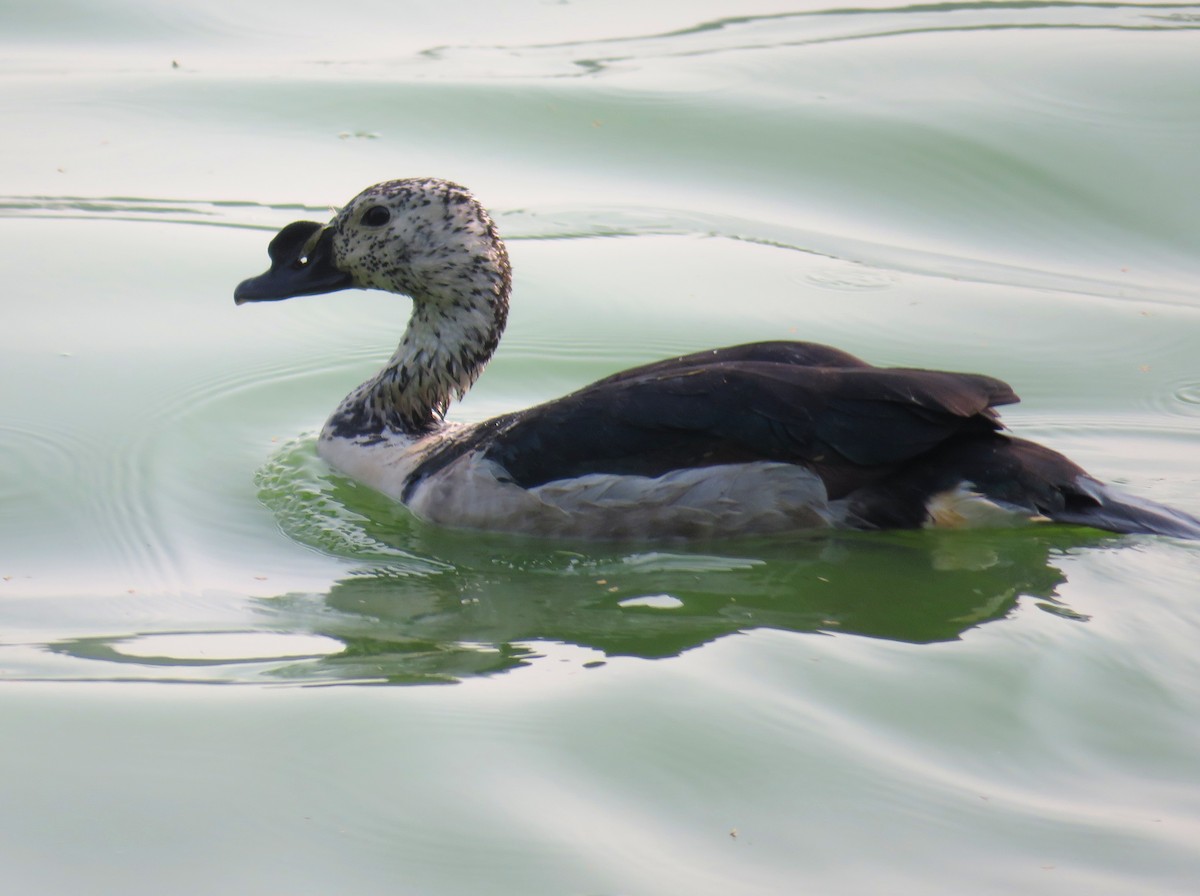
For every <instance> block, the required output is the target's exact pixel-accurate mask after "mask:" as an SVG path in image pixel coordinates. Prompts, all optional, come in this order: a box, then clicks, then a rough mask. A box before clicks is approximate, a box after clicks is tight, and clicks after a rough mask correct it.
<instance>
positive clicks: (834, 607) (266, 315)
mask: <svg viewBox="0 0 1200 896" xmlns="http://www.w3.org/2000/svg"><path fill="white" fill-rule="evenodd" d="M0 21H2V22H3V25H4V27H3V30H2V31H0V34H3V37H2V38H0V40H3V43H4V50H5V52H4V53H3V54H2V59H0V78H2V79H3V87H4V89H3V94H2V95H3V97H4V99H3V101H2V102H3V108H4V112H5V121H6V124H7V127H6V129H5V131H6V139H5V140H4V141H2V142H0V240H2V241H3V245H4V247H5V251H4V259H5V263H4V271H5V274H6V277H5V282H6V286H7V290H6V294H5V296H6V297H5V299H4V322H5V325H4V327H3V330H2V331H0V333H2V335H0V339H2V340H3V341H2V345H3V348H4V351H3V352H2V353H0V382H3V384H4V385H3V386H2V387H0V389H2V396H3V397H2V404H0V407H2V409H3V413H2V414H0V575H2V581H0V680H2V684H0V704H2V705H3V713H4V718H5V723H4V725H3V726H0V757H3V763H4V768H5V774H4V776H3V778H4V782H3V783H2V784H0V800H2V801H3V805H4V806H5V808H6V811H5V812H3V813H0V868H3V869H4V881H5V889H6V891H7V890H11V891H12V892H44V893H61V892H90V893H117V892H121V893H150V892H163V891H171V892H175V893H211V892H217V891H221V890H225V891H229V892H244V893H260V892H261V893H276V892H285V891H288V892H297V893H309V892H311V893H330V892H338V893H365V892H379V891H389V892H403V893H422V894H424V893H437V894H441V893H480V892H495V893H514V892H524V893H547V894H550V893H555V894H557V893H581V894H582V893H589V894H600V893H611V894H617V893H621V894H659V893H697V894H703V893H713V894H716V893H721V894H724V893H744V894H757V893H763V894H776V893H794V892H817V893H837V894H841V893H846V894H855V893H863V892H887V893H913V894H923V896H924V894H936V893H961V892H964V891H966V892H973V893H997V894H1009V893H1014V892H1022V893H1047V894H1051V893H1053V894H1058V893H1082V892H1086V893H1089V894H1094V893H1095V894H1105V893H1112V894H1126V893H1131V892H1136V893H1139V894H1141V893H1148V894H1177V893H1178V894H1181V893H1190V892H1194V889H1195V881H1196V880H1197V879H1200V846H1198V845H1197V844H1200V760H1197V758H1196V755H1195V744H1196V743H1197V742H1198V741H1200V722H1197V719H1200V686H1198V685H1197V682H1198V681H1200V674H1198V673H1200V661H1197V659H1196V651H1195V643H1196V636H1197V633H1198V632H1200V600H1198V597H1200V595H1198V594H1197V592H1198V591H1200V587H1198V585H1200V550H1198V549H1197V546H1196V545H1193V544H1185V543H1181V542H1175V541H1171V540H1169V539H1152V538H1116V537H1109V536H1104V535H1100V534H1097V533H1089V532H1085V531H1082V530H1071V529H1039V530H1032V531H1011V532H988V533H981V532H975V533H893V534H883V535H854V534H846V535H839V536H836V537H820V536H815V537H806V538H797V539H784V540H778V539H773V540H760V541H746V542H737V543H730V544H718V545H703V546H692V547H686V546H680V545H595V544H581V543H545V542H538V541H536V540H523V539H512V538H504V537H500V536H486V537H479V536H474V535H463V534H461V533H454V532H443V531H437V530H434V529H431V528H429V527H426V526H423V525H421V524H418V523H416V522H414V521H412V520H411V519H409V518H408V517H407V516H406V515H405V514H404V512H403V511H401V510H399V509H398V508H396V507H395V506H393V505H391V504H389V503H388V502H387V501H386V500H383V499H381V498H378V497H376V496H373V495H371V494H369V493H366V492H364V490H363V489H361V488H358V487H356V486H354V485H353V483H350V482H348V481H346V480H344V479H341V478H339V477H337V476H335V475H333V474H331V473H330V472H329V471H328V470H327V469H325V468H324V467H323V465H322V464H321V463H320V462H319V461H318V460H317V458H316V457H315V453H314V451H313V434H314V432H315V430H316V429H317V428H318V427H319V426H320V424H321V422H322V421H323V419H324V417H325V415H326V414H327V413H328V412H329V410H330V409H331V408H332V407H333V406H334V404H335V403H336V402H337V401H338V400H339V399H340V398H341V396H342V395H343V394H345V392H346V391H348V390H349V388H350V387H352V386H353V385H355V384H357V383H358V382H359V381H360V380H362V379H363V378H365V377H366V376H367V375H369V374H370V373H371V372H372V371H373V370H374V369H375V368H376V367H377V365H378V364H379V363H380V362H381V360H382V359H383V358H384V357H386V356H387V354H388V353H389V352H390V350H391V347H392V345H393V344H394V342H395V339H396V337H397V335H398V333H399V329H400V328H401V327H402V325H403V323H404V320H405V318H406V315H407V311H408V307H407V303H406V302H405V301H404V300H400V299H396V298H394V297H389V296H376V295H370V294H365V293H364V294H342V295H336V296H326V297H319V298H312V299H303V300H297V301H294V302H289V303H285V304H283V305H273V306H259V307H244V308H235V307H234V305H233V302H232V289H233V286H234V285H235V284H236V283H237V282H238V281H239V280H241V279H242V278H244V277H246V276H249V275H250V274H254V273H257V272H258V271H259V270H260V269H262V268H263V267H265V265H266V255H265V248H266V243H267V240H268V239H269V237H270V235H271V233H272V232H273V231H274V230H275V229H276V228H277V227H279V226H281V225H282V224H285V223H287V222H288V221H291V220H294V219H296V218H312V219H317V220H321V219H323V218H325V217H326V215H327V213H328V208H329V206H331V205H336V204H338V203H341V202H344V201H345V200H347V199H349V198H350V197H351V196H353V195H354V194H355V193H357V192H358V191H359V190H360V189H361V188H362V187H364V186H366V185H368V184H370V183H373V182H375V181H378V180H383V179H387V178H391V177H400V176H413V175H424V174H433V175H438V176H442V177H448V178H452V179H455V180H458V181H461V182H463V183H465V184H468V185H469V186H471V187H472V189H473V190H474V191H475V192H476V193H477V194H478V195H479V196H480V197H481V198H482V199H483V201H484V202H485V203H486V204H487V205H488V206H489V207H490V208H492V209H493V211H494V213H495V216H496V218H497V221H498V224H499V226H500V228H501V231H502V232H503V234H504V235H505V236H506V237H507V238H508V239H509V241H510V250H511V254H512V258H513V264H514V269H515V272H516V292H515V297H514V307H513V313H512V317H511V324H510V328H509V331H508V334H507V336H506V338H505V341H504V342H503V344H502V346H501V349H500V352H499V354H498V356H497V358H496V360H495V361H494V363H493V364H492V365H491V367H490V368H489V369H488V371H487V373H486V374H485V376H484V378H483V379H482V380H481V382H480V383H479V385H478V386H477V387H476V389H475V390H474V391H472V393H471V395H470V396H469V397H468V399H467V400H466V401H465V402H463V403H462V404H461V405H458V406H457V407H456V409H455V411H454V413H455V415H456V417H457V418H458V419H461V420H478V419H482V418H484V417H487V416H489V415H491V414H495V413H499V412H501V411H505V410H511V409H514V408H518V407H523V406H526V405H528V404H531V403H534V402H537V401H540V400H543V399H546V398H550V397H553V396H554V395H557V394H561V393H563V392H565V391H568V390H570V389H572V388H574V387H577V386H579V385H581V384H583V383H586V382H588V381H590V380H592V379H595V378H597V377H599V376H602V375H604V374H607V373H610V372H612V371H614V370H618V369H621V368H623V367H625V366H628V365H630V364H633V363H637V362H640V361H647V360H653V359H655V358H660V357H663V356H666V355H670V354H674V353H680V352H684V351H690V350H694V349H698V348H703V347H708V346H713V345H721V344H730V343H734V342H738V341H743V340H749V339H770V338H780V337H795V338H804V339H813V340H819V341H825V342H830V343H833V344H836V345H839V346H841V347H843V348H845V349H848V350H850V351H852V352H854V353H856V354H859V355H862V356H864V357H866V358H868V359H870V360H872V361H874V362H876V363H882V364H903V365H910V366H931V367H940V368H947V369H967V370H978V371H980V372H986V373H990V374H993V375H996V376H1000V377H1003V378H1005V379H1007V380H1008V381H1010V382H1012V383H1013V384H1014V386H1015V387H1016V389H1017V391H1018V392H1019V393H1020V394H1021V395H1022V397H1023V399H1024V404H1022V405H1019V406H1017V407H1015V408H1012V409H1009V410H1008V411H1007V412H1006V419H1007V420H1008V421H1009V422H1010V424H1011V425H1012V427H1013V428H1014V429H1015V430H1016V431H1017V432H1019V433H1020V434H1022V435H1027V436H1029V437H1032V438H1035V439H1038V440H1039V441H1042V442H1045V443H1046V444H1049V445H1051V446H1053V447H1055V448H1057V449H1060V450H1062V451H1064V452H1066V453H1068V454H1069V455H1070V456H1071V457H1073V458H1074V459H1076V460H1077V461H1079V462H1080V463H1082V464H1083V465H1084V466H1086V467H1088V468H1089V469H1090V470H1092V471H1093V472H1094V473H1096V474H1097V475H1099V476H1101V477H1103V478H1106V479H1109V480H1113V481H1117V482H1121V483H1122V484H1124V485H1125V486H1126V487H1127V488H1128V489H1129V490H1131V491H1133V492H1136V493H1138V494H1141V495H1145V496H1148V497H1151V498H1154V499H1157V500H1161V501H1166V502H1168V503H1171V504H1174V505H1176V506H1178V507H1181V508H1183V509H1185V510H1188V511H1190V512H1192V513H1200V473H1198V472H1197V466H1196V448H1197V445H1200V372H1198V370H1197V363H1196V358H1197V348H1198V347H1200V292H1197V287H1196V284H1197V283H1198V282H1200V276H1198V275H1200V261H1198V260H1197V259H1198V258H1200V236H1198V235H1200V201H1197V191H1196V187H1195V185H1196V184H1197V183H1200V161H1198V158H1197V155H1196V153H1195V146H1196V145H1198V143H1200V123H1198V122H1200V94H1198V93H1197V91H1196V89H1195V85H1196V84H1197V83H1200V33H1198V31H1200V6H1198V5H1196V4H1181V3H1161V4H1149V3H1145V4H1073V3H1046V4H1040V5H1039V4H1026V3H1003V2H1002V3H979V4H970V3H965V4H958V5H955V4H946V5H926V6H911V7H901V6H887V5H885V4H882V3H866V4H859V5H858V6H856V7H852V8H851V7H840V8H828V9H825V8H820V7H816V6H813V7H799V8H798V7H797V6H794V5H788V4H784V3H771V2H763V3H760V4H757V5H756V6H754V7H753V8H750V7H747V6H745V5H744V4H735V3H732V2H728V0H707V2H690V3H670V2H668V3H658V4H653V5H650V4H637V5H634V4H627V3H609V4H583V3H549V2H522V3H509V4H482V3H480V4H470V5H464V4H459V5H453V4H404V5H401V6H398V5H396V4H386V3H372V2H367V0H360V2H353V3H342V4H336V5H330V4H325V3H309V2H296V0H293V2H291V3H288V4H280V3H264V4H256V5H252V6H248V5H247V4H237V5H235V4H232V3H207V4H199V3H196V4H171V5H167V4H155V3H151V2H146V0H141V2H138V0H127V2H122V3H114V4H106V5H105V7H104V8H103V9H100V8H91V7H84V6H81V5H79V4H71V3H66V2H50V3H43V4H40V5H38V6H37V8H36V9H35V8H33V7H31V6H29V5H28V4H16V3H3V4H0ZM215 685H227V686H225V687H216V686H215ZM386 685H404V686H386Z"/></svg>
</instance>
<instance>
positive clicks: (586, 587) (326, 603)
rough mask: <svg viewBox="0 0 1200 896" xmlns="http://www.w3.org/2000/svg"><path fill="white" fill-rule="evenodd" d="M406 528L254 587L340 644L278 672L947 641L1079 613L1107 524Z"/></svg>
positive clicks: (288, 615)
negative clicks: (714, 541)
mask: <svg viewBox="0 0 1200 896" xmlns="http://www.w3.org/2000/svg"><path fill="white" fill-rule="evenodd" d="M414 526H415V524H411V523H410V524H409V528H408V531H406V532H403V533H401V537H400V538H395V537H393V538H392V539H391V540H392V541H393V543H394V544H396V545H398V546H402V547H403V552H404V553H403V556H401V557H393V558H391V559H389V560H388V561H387V562H384V563H380V564H379V565H378V566H374V567H371V568H364V569H362V570H360V571H358V572H356V573H354V574H353V575H350V576H348V577H346V578H345V579H343V580H342V581H340V582H337V583H336V584H335V585H334V586H333V587H332V589H331V590H330V591H329V592H328V593H327V594H325V595H319V596H318V595H287V596H282V597H279V598H274V599H271V600H269V601H265V602H264V606H263V608H264V609H267V610H268V611H269V613H270V614H271V615H273V616H276V617H279V616H282V617H285V618H283V619H279V618H276V619H275V620H274V621H275V622H276V623H278V624H280V625H283V626H286V627H288V628H289V629H290V630H291V631H296V630H297V628H298V627H303V628H306V629H307V630H308V631H311V632H312V633H314V634H321V635H325V636H328V637H332V638H336V639H337V640H339V641H340V642H342V643H343V644H344V645H345V649H344V650H343V651H342V652H341V653H338V654H334V655H330V656H326V657H322V658H319V659H314V660H310V661H306V662H303V663H297V664H292V665H287V666H284V667H282V668H279V669H277V670H276V673H275V674H277V675H280V676H283V677H286V678H300V679H309V680H318V681H320V680H324V681H342V682H350V681H360V682H379V683H389V682H390V683H405V682H413V683H416V682H431V681H456V680H461V679H464V678H467V677H471V676H478V675H491V674H495V673H499V672H503V671H506V670H509V669H512V668H514V667H517V666H520V665H524V664H528V663H531V662H535V661H536V660H537V659H538V658H539V657H541V656H544V655H545V651H546V650H547V649H548V648H549V647H550V646H551V645H555V644H566V645H574V646H575V647H577V648H588V649H590V651H594V652H595V653H594V655H591V656H589V655H588V653H587V651H584V650H580V651H579V654H580V655H581V656H583V657H585V659H594V661H599V662H602V661H603V659H604V658H605V657H618V656H632V657H643V658H666V657H673V656H677V655H679V654H680V653H682V652H683V651H686V650H689V649H691V648H694V647H697V646H700V645H702V644H706V643H708V642H710V641H713V640H716V639H718V638H721V637H724V636H726V635H730V634H734V633H738V632H746V631H750V630H753V629H758V628H772V629H779V630H784V631H793V632H813V633H827V634H840V633H844V634H853V635H860V636H866V637H872V638H885V639H889V640H894V641H903V642H909V643H914V644H927V643H934V642H943V641H948V640H953V639H956V638H959V637H961V636H962V635H963V633H964V632H966V631H968V630H969V629H971V628H974V627H975V626H978V625H982V624H983V623H986V622H992V621H995V620H999V619H1003V618H1004V617H1006V616H1007V615H1009V614H1010V613H1011V612H1012V611H1013V609H1014V608H1015V607H1016V606H1017V603H1018V601H1019V600H1021V599H1022V598H1024V599H1030V598H1032V599H1034V600H1035V601H1036V602H1037V604H1038V606H1041V607H1042V608H1043V609H1046V610H1049V611H1050V612H1054V613H1057V614H1058V615H1061V616H1065V617H1070V618H1080V617H1078V616H1076V615H1075V614H1073V613H1072V612H1071V611H1070V610H1069V609H1067V608H1066V607H1065V606H1064V605H1063V604H1062V603H1061V602H1060V601H1059V600H1058V598H1057V589H1058V588H1059V587H1060V586H1061V585H1062V584H1063V583H1064V582H1065V581H1066V577H1065V575H1064V574H1063V572H1062V571H1061V570H1060V569H1059V568H1058V566H1056V565H1055V560H1056V559H1059V558H1061V557H1063V556H1064V555H1065V554H1066V553H1068V552H1070V551H1074V550H1078V549H1086V548H1087V547H1088V546H1089V545H1094V544H1099V543H1102V542H1104V541H1108V540H1110V539H1109V538H1108V537H1106V536H1102V535H1096V536H1093V535H1092V533H1089V532H1083V531H1082V530H1071V529H1063V528H1049V527H1047V528H1037V529H1021V530H1007V531H990V532H979V531H975V532H969V531H964V532H945V531H940V532H907V533H885V534H858V533H849V534H839V535H836V536H833V535H829V534H823V535H820V536H815V535H814V536H813V537H811V538H807V539H797V538H795V537H790V538H788V539H786V540H768V541H752V542H738V543H720V544H719V545H716V546H714V545H707V546H690V547H671V548H669V549H659V550H649V549H646V548H645V546H640V547H638V548H631V547H628V546H626V547H622V546H619V545H596V544H586V545H584V546H582V547H581V546H579V545H575V546H574V549H567V548H564V547H563V546H562V545H560V544H558V543H553V544H548V543H545V542H536V541H531V542H523V541H519V540H517V541H514V539H512V538H506V537H500V536H487V535H479V534H474V533H472V534H464V533H461V532H447V531H444V530H433V529H424V528H415V527H414ZM384 534H385V533H384V532H383V531H382V530H381V531H377V532H374V533H372V535H373V537H376V538H379V537H382V536H383V535H384ZM396 534H397V533H395V532H393V536H395V535H396ZM1089 539H1091V540H1089ZM298 616H300V617H304V618H303V619H300V618H297V617H298ZM581 662H583V660H581Z"/></svg>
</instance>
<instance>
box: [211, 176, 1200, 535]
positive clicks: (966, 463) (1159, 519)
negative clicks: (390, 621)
mask: <svg viewBox="0 0 1200 896" xmlns="http://www.w3.org/2000/svg"><path fill="white" fill-rule="evenodd" d="M269 253H270V256H271V260H272V265H271V269H270V270H268V271H267V272H266V273H264V274H263V275H261V276H259V277H256V278H251V279H250V280H247V281H244V282H243V283H242V284H241V285H240V286H239V287H238V289H237V291H236V292H235V299H236V300H237V301H238V302H239V304H240V303H242V302H246V301H268V300H274V299H281V298H288V297H291V296H294V295H305V294H312V293H318V292H330V291H333V290H337V289H344V288H351V287H360V288H381V289H386V290H388V291H391V292H396V293H402V294H406V295H409V296H411V297H412V298H413V303H414V307H413V316H412V319H411V320H410V323H409V326H408V329H407V330H406V332H405V334H404V337H403V339H402V340H401V342H400V345H399V347H398V348H397V350H396V352H395V354H393V356H392V358H391V359H390V360H389V361H388V363H387V364H386V365H385V366H384V368H383V369H382V370H381V371H380V372H379V373H378V374H377V375H376V376H375V377H373V378H372V379H370V380H368V381H367V382H366V383H364V384H362V385H361V386H359V387H358V388H357V389H356V390H354V391H353V392H352V393H351V394H350V395H349V396H347V397H346V399H345V400H344V401H343V402H342V403H341V405H340V406H339V407H338V408H337V410H335V412H334V413H333V415H332V416H331V417H330V418H329V420H328V421H327V423H326V424H325V427H324V429H323V430H322V433H321V436H320V438H319V440H318V452H319V454H320V455H321V456H322V457H323V458H324V459H325V460H326V461H327V462H328V463H329V464H330V465H331V466H333V467H334V468H335V469H338V470H339V471H341V472H343V473H345V474H346V475H348V476H350V477H352V478H354V479H356V480H358V481H360V482H362V483H363V484H365V485H367V486H369V487H371V488H373V489H376V490H378V491H380V492H382V493H384V494H386V495H389V496H391V497H393V498H395V499H396V500H398V501H401V502H403V503H404V504H406V505H407V506H408V507H409V508H410V509H411V510H412V511H413V513H414V514H416V515H417V516H418V517H420V518H422V519H424V520H427V521H429V522H432V523H435V524H439V525H445V526H451V527H459V528H469V529H489V530H497V531H508V532H520V533H527V534H534V535H542V536H564V537H583V538H638V539H642V538H717V537H728V536H737V535H752V534H766V533H779V532H788V531H796V530H804V529H814V528H856V529H890V528H916V527H922V526H968V525H981V526H1009V525H1014V524H1022V523H1028V522H1032V521H1047V520H1050V521H1058V522H1063V523H1074V524H1083V525H1090V526H1094V527H1096V528H1101V529H1108V530H1112V531H1118V532H1141V533H1155V534H1167V535H1175V536H1181V537H1200V521H1198V520H1196V519H1195V518H1193V517H1191V516H1189V515H1187V514H1185V513H1182V512H1180V511H1176V510H1173V509H1171V508H1167V507H1163V506H1161V505H1157V504H1153V503H1151V502H1148V501H1142V500H1140V499H1136V498H1133V497H1131V496H1127V495H1123V494H1121V493H1119V492H1118V491H1117V490H1115V489H1113V488H1111V487H1110V486H1107V485H1104V484H1103V483H1101V482H1099V481H1098V480H1096V479H1094V478H1093V477H1091V476H1089V475H1088V474H1087V473H1086V472H1085V471H1084V470H1083V469H1081V468H1080V467H1078V466H1077V465H1076V464H1074V463H1072V462H1071V461H1070V460H1068V459H1067V458H1065V457H1063V456H1062V455H1060V454H1057V453H1056V452H1053V451H1051V450H1049V449H1047V448H1044V447H1042V446H1039V445H1037V444H1034V443H1032V442H1028V441H1025V440H1022V439H1017V438H1014V437H1012V436H1009V435H1008V434H1006V433H1005V432H1003V431H1002V426H1001V424H1000V422H999V418H998V415H997V412H996V410H995V408H996V407H998V406H1001V405H1004V404H1009V403H1012V402H1015V401H1017V400H1018V399H1017V396H1016V395H1015V394H1014V393H1013V391H1012V390H1011V389H1010V388H1009V386H1008V385H1006V384H1005V383H1003V382H1001V381H1000V380H997V379H994V378H991V377H987V376H982V375H978V374H964V373H947V372H941V371H930V370H916V369H905V368H878V367H874V366H872V365H870V364H868V363H866V362H865V361H862V360H860V359H858V358H856V357H854V356H853V355H850V354H847V353H846V352H843V351H840V350H838V349H835V348H830V347H828V346H822V345H817V344H814V343H806V342H761V343H752V344H747V345H739V346H732V347H728V348H723V349H714V350H711V351H704V352H697V353H695V354H689V355H684V356H681V357H678V358H672V359H668V360H664V361H660V362H656V363H652V364H648V365H644V366H641V367H635V368H632V369H630V370H626V371H623V372H621V373H617V374H614V375H612V376H609V377H607V378H605V379H602V380H599V381H598V382H596V383H593V384H592V385H590V386H587V387H585V388H583V389H580V390H579V391H577V392H574V393H571V394H570V395H567V396H564V397H563V398H559V399H557V400H554V401H550V402H547V403H545V404H542V405H538V406H536V407H533V408H529V409H527V410H523V411H518V412H515V413H511V414H506V415H503V416H500V417H497V418H494V419H491V420H487V421H484V422H482V423H478V424H474V425H456V424H453V423H446V422H445V421H444V416H445V412H446V409H447V407H448V405H449V402H450V400H451V398H452V397H454V396H458V397H461V396H462V394H463V393H464V392H465V391H466V389H468V388H469V387H470V385H471V384H472V383H473V382H474V380H475V378H476V377H477V376H478V375H479V373H480V372H481V371H482V369H483V366H484V365H485V364H486V362H487V360H488V358H490V356H491V354H492V353H493V351H494V350H495V347H496V344H497V343H498V341H499V338H500V334H501V332H502V331H503V327H504V324H505V321H506V319H507V312H508V296H509V289H510V271H509V263H508V256H507V252H506V250H505V249H504V245H503V242H502V241H501V240H500V238H499V236H498V235H497V233H496V229H495V226H494V224H493V223H492V221H491V219H490V217H489V216H488V215H487V212H486V211H484V209H483V208H482V207H481V206H480V205H479V204H478V203H477V202H476V201H475V199H474V198H473V197H472V196H471V195H470V194H469V193H468V192H467V191H466V190H465V189H463V188H462V187H459V186H457V185H454V184H450V183H448V182H445V181H441V180H436V179H417V180H403V181H389V182H386V183H384V184H379V185H377V186H375V187H371V188H369V189H368V190H366V191H364V192H363V193H361V194H359V196H357V197H355V199H354V200H352V201H351V202H350V203H349V204H348V205H347V206H346V207H345V208H344V209H343V210H342V211H341V212H339V214H338V215H337V216H335V218H334V219H333V221H331V222H330V223H329V224H328V225H320V224H317V223H313V222H296V223H294V224H291V225H288V227H286V228H284V229H283V230H282V231H281V232H280V234H279V235H278V236H277V237H276V238H275V239H274V240H273V241H272V243H271V247H270V249H269Z"/></svg>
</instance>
